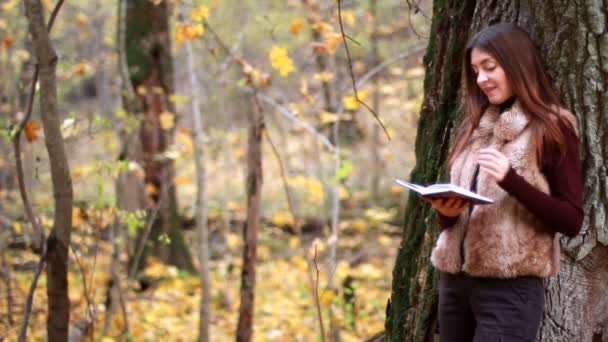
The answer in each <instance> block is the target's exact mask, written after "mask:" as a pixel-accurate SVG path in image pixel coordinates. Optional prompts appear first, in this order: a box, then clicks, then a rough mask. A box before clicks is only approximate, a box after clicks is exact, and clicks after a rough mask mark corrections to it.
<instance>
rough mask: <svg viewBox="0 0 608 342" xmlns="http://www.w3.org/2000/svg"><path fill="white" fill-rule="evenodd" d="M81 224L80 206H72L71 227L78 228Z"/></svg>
mask: <svg viewBox="0 0 608 342" xmlns="http://www.w3.org/2000/svg"><path fill="white" fill-rule="evenodd" d="M81 225H82V213H81V210H80V208H78V207H73V208H72V228H78V227H80V226H81Z"/></svg>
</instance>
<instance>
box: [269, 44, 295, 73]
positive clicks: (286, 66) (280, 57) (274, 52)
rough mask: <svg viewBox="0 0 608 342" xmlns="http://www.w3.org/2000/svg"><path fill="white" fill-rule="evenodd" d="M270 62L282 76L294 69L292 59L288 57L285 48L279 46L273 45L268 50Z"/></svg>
mask: <svg viewBox="0 0 608 342" xmlns="http://www.w3.org/2000/svg"><path fill="white" fill-rule="evenodd" d="M270 64H271V65H272V67H273V68H275V69H276V70H278V71H279V74H280V75H281V76H283V77H285V76H287V75H289V73H290V72H292V71H294V70H295V69H294V66H293V61H292V60H291V58H289V55H288V54H287V50H286V49H285V48H282V47H280V46H276V45H275V46H273V47H272V49H271V50H270Z"/></svg>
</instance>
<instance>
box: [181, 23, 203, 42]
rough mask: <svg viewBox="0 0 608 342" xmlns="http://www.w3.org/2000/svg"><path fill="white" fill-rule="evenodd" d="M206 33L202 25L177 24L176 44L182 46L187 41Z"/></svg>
mask: <svg viewBox="0 0 608 342" xmlns="http://www.w3.org/2000/svg"><path fill="white" fill-rule="evenodd" d="M204 32H205V30H204V28H203V25H202V24H196V25H192V24H188V23H177V24H175V42H176V43H177V45H180V44H182V43H183V42H184V41H186V40H193V39H196V38H198V37H200V36H202V35H203V33H204Z"/></svg>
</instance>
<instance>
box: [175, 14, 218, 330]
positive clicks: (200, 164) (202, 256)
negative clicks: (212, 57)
mask: <svg viewBox="0 0 608 342" xmlns="http://www.w3.org/2000/svg"><path fill="white" fill-rule="evenodd" d="M181 10H182V13H181V16H182V17H184V16H185V12H186V8H185V6H184V5H182V7H181ZM185 45H186V60H187V67H188V74H189V78H190V79H189V83H190V84H189V85H190V95H191V101H192V102H191V104H192V108H191V110H192V113H191V115H192V122H193V123H194V131H193V138H194V139H193V140H194V166H195V170H196V205H195V218H196V230H197V232H198V235H199V245H198V248H199V251H198V253H199V264H200V265H199V277H200V281H201V301H200V303H201V304H200V308H199V323H198V341H200V342H208V341H209V321H210V314H211V309H210V308H211V277H210V275H209V230H208V228H207V200H206V198H205V197H206V189H207V170H206V167H205V153H204V151H205V150H204V149H203V145H204V142H203V134H204V131H203V118H202V114H201V107H200V101H199V99H200V97H201V96H202V93H201V87H200V86H199V83H198V79H197V74H196V69H195V67H194V56H193V55H194V53H193V52H192V42H191V41H190V40H186V41H185ZM202 64H203V65H204V62H203V63H202Z"/></svg>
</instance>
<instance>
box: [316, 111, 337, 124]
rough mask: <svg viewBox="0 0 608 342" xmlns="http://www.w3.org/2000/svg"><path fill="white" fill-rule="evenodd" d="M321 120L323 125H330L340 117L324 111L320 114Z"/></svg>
mask: <svg viewBox="0 0 608 342" xmlns="http://www.w3.org/2000/svg"><path fill="white" fill-rule="evenodd" d="M319 118H320V119H321V123H322V124H330V123H333V122H335V121H336V120H337V119H338V115H337V114H336V113H331V112H325V111H323V112H321V113H320V114H319Z"/></svg>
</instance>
